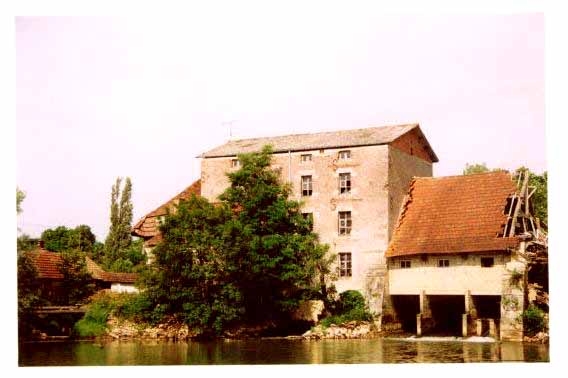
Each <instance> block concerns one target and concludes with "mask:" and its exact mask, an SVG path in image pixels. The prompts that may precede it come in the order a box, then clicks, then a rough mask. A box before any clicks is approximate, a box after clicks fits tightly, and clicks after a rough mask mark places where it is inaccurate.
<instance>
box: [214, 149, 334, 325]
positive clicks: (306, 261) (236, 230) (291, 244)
mask: <svg viewBox="0 0 568 378" xmlns="http://www.w3.org/2000/svg"><path fill="white" fill-rule="evenodd" d="M271 157H272V150H271V148H270V147H265V148H264V149H263V150H262V152H260V153H256V154H243V155H240V156H239V160H240V161H241V165H242V168H241V169H239V170H238V171H235V172H231V173H229V174H228V177H229V182H230V186H229V188H227V190H226V191H225V192H224V193H223V194H222V195H221V196H220V200H221V201H223V202H224V203H225V204H226V205H227V206H228V207H229V208H231V209H233V216H232V218H231V221H230V222H229V226H230V231H231V232H232V233H233V235H234V242H233V243H232V247H233V248H232V249H231V250H230V255H229V256H228V258H229V259H231V260H232V261H233V262H234V265H235V266H236V271H237V272H238V286H239V288H240V290H241V292H242V294H243V299H244V304H245V308H246V313H247V317H248V318H249V319H252V320H260V319H266V318H268V319H270V318H278V317H279V316H280V315H282V314H286V313H287V312H288V311H290V310H292V309H293V308H295V307H296V306H297V304H298V301H299V300H300V299H302V296H303V295H305V294H306V293H309V292H311V291H312V290H314V289H315V286H314V283H315V282H318V283H319V282H320V281H318V280H316V278H317V276H318V274H319V273H320V271H321V270H322V268H323V266H324V265H326V264H325V259H324V258H325V254H326V252H327V247H326V246H323V245H320V244H319V243H318V237H317V235H316V234H315V233H314V232H312V230H311V227H310V224H309V222H310V221H309V219H306V218H304V216H303V215H302V212H301V203H300V202H298V201H293V200H290V198H289V197H290V194H291V186H290V185H289V184H282V183H281V182H280V179H279V174H278V173H277V172H276V171H275V170H273V169H271V167H270V164H271ZM255 318H259V319H255Z"/></svg>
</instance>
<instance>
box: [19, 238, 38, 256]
mask: <svg viewBox="0 0 568 378" xmlns="http://www.w3.org/2000/svg"><path fill="white" fill-rule="evenodd" d="M16 245H17V250H18V252H27V251H31V250H33V249H34V248H35V246H36V242H35V240H33V239H31V238H30V236H29V235H27V234H22V235H20V236H18V239H17V241H16Z"/></svg>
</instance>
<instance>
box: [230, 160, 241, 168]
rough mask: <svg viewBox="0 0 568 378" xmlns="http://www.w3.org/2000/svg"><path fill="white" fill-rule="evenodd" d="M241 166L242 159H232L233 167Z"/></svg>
mask: <svg viewBox="0 0 568 378" xmlns="http://www.w3.org/2000/svg"><path fill="white" fill-rule="evenodd" d="M240 166H241V161H240V160H239V159H231V167H232V168H238V167H240Z"/></svg>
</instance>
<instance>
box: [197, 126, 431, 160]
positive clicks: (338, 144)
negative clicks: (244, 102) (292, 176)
mask: <svg viewBox="0 0 568 378" xmlns="http://www.w3.org/2000/svg"><path fill="white" fill-rule="evenodd" d="M416 127H419V125H418V124H417V123H413V124H408V125H396V126H383V127H369V128H365V129H354V130H341V131H331V132H323V133H313V134H295V135H284V136H276V137H266V138H253V139H239V140H231V141H229V142H227V143H225V144H223V145H221V146H219V147H215V148H213V149H212V150H209V151H207V152H205V153H203V154H201V155H200V156H199V157H202V158H212V157H224V156H236V155H237V154H241V153H249V152H256V151H260V150H261V149H262V147H263V146H265V145H267V144H270V145H272V150H273V151H274V152H288V151H307V150H315V149H320V148H342V147H356V146H371V145H380V144H387V143H390V142H392V141H394V140H395V139H397V138H398V137H400V136H401V135H403V134H406V133H407V132H409V131H410V130H412V129H414V128H416ZM432 153H433V151H432ZM434 156H435V155H434Z"/></svg>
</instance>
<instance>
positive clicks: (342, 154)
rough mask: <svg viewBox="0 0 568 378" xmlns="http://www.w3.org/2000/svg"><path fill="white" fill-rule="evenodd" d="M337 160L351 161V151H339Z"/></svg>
mask: <svg viewBox="0 0 568 378" xmlns="http://www.w3.org/2000/svg"><path fill="white" fill-rule="evenodd" d="M338 155H339V160H348V159H351V150H343V151H339V154H338Z"/></svg>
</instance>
